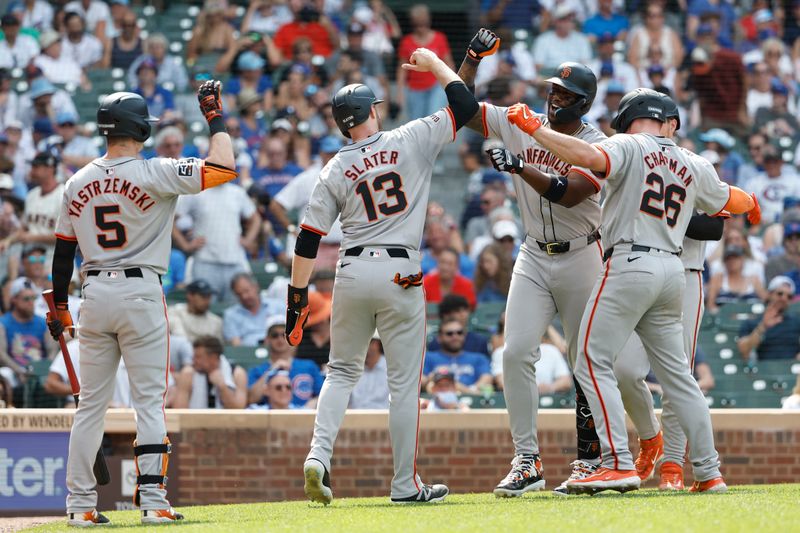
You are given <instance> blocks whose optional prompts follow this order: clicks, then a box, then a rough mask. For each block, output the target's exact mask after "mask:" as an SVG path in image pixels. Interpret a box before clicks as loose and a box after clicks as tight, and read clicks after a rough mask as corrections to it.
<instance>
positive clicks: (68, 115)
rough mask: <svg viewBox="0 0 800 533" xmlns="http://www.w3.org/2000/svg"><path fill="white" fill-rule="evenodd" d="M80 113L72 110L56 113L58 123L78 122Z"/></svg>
mask: <svg viewBox="0 0 800 533" xmlns="http://www.w3.org/2000/svg"><path fill="white" fill-rule="evenodd" d="M77 123H78V115H76V114H75V113H73V112H72V111H59V113H58V114H57V115H56V124H58V125H59V126H63V125H64V124H77Z"/></svg>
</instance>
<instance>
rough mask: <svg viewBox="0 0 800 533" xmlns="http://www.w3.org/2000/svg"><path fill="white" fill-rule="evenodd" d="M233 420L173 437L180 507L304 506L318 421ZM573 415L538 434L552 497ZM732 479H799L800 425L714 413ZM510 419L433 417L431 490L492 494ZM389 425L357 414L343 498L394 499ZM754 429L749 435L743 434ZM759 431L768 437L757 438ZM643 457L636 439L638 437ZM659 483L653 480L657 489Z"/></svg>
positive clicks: (499, 414) (564, 469) (425, 437)
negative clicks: (440, 485)
mask: <svg viewBox="0 0 800 533" xmlns="http://www.w3.org/2000/svg"><path fill="white" fill-rule="evenodd" d="M251 414H252V415H256V414H255V413H246V414H244V415H236V416H233V417H232V416H230V414H229V412H228V413H226V412H213V413H207V414H204V415H203V416H202V417H200V416H198V413H191V414H188V415H186V416H185V417H184V416H181V422H180V430H179V431H178V432H175V431H173V433H172V434H171V438H172V440H173V442H174V443H175V444H176V453H177V454H178V457H177V458H176V459H177V461H176V463H177V468H178V470H179V471H178V472H177V473H178V476H177V477H178V478H179V482H178V485H179V486H178V487H175V486H174V485H173V486H171V487H170V492H171V493H172V494H173V495H175V493H176V492H177V495H175V496H173V498H174V499H175V503H180V504H182V505H187V504H206V503H234V502H254V501H264V500H286V499H301V498H303V497H304V496H303V480H302V467H303V461H304V459H305V455H306V453H307V452H308V445H309V442H310V439H311V429H312V427H313V414H301V413H270V414H269V415H268V416H267V414H265V413H259V414H258V416H249V415H251ZM572 416H573V415H572V414H571V413H570V412H568V411H546V412H543V413H541V415H540V426H541V430H540V432H539V439H540V446H541V452H542V458H543V461H544V466H545V474H546V476H545V477H546V479H547V480H548V483H547V486H548V488H551V487H554V486H555V485H556V484H558V483H560V482H561V481H562V480H563V479H564V478H566V477H567V476H568V475H569V462H570V461H571V460H572V459H573V454H574V446H575V444H574V429H573V428H574V419H573V418H572ZM714 419H715V427H716V433H715V438H716V442H717V447H718V449H719V452H720V456H721V458H722V463H723V474H724V475H725V476H726V479H727V481H728V482H729V483H731V484H746V483H780V482H796V481H797V480H798V479H800V461H798V459H797V455H798V452H800V417H798V416H797V415H791V414H787V413H781V412H780V411H778V410H764V411H755V412H754V411H745V410H742V411H733V410H720V411H716V412H715V413H714ZM507 424H508V417H507V414H506V413H505V412H504V411H480V412H479V411H475V412H472V413H464V414H455V413H452V414H451V413H446V414H440V413H436V414H426V415H424V416H423V418H422V422H421V431H420V448H419V459H418V461H417V463H418V466H419V471H420V473H421V475H422V476H423V479H424V480H425V481H426V482H440V481H441V482H446V483H447V484H448V485H449V486H450V488H451V490H452V491H454V492H485V491H490V490H491V489H492V488H493V487H494V485H495V484H496V483H497V481H498V480H499V479H500V478H501V477H502V476H504V475H505V473H506V472H507V470H508V467H509V461H510V460H511V458H512V453H513V449H512V447H511V442H510V436H509V433H508V429H507V427H508V425H507ZM386 425H387V416H386V415H385V414H376V413H369V414H367V413H366V412H364V413H361V414H354V415H348V416H347V418H346V420H345V425H344V427H343V429H342V431H341V432H340V433H339V438H338V440H337V442H336V451H335V459H334V463H333V467H334V472H333V488H334V493H335V495H336V496H337V497H349V496H385V495H387V494H388V492H389V482H390V480H391V477H392V461H391V449H390V447H389V432H388V430H387V429H385V428H386ZM741 428H749V429H741ZM755 428H760V429H755ZM630 439H631V447H632V449H633V453H634V454H635V453H636V448H637V446H636V442H637V441H636V437H635V435H634V434H633V433H630ZM686 473H687V480H691V472H690V471H689V469H688V468H687V472H686ZM653 483H654V482H653V481H651V482H650V484H651V485H652V484H653Z"/></svg>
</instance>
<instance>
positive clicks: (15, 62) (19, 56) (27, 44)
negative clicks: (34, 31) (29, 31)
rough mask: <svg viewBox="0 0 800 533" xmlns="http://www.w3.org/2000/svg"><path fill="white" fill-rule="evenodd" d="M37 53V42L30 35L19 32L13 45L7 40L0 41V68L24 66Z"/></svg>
mask: <svg viewBox="0 0 800 533" xmlns="http://www.w3.org/2000/svg"><path fill="white" fill-rule="evenodd" d="M37 55H39V43H37V42H36V39H34V38H33V37H31V36H30V35H26V34H24V33H20V34H19V35H17V40H16V41H15V42H14V46H13V47H10V46H8V41H6V40H5V39H3V40H2V41H0V68H16V67H19V68H25V67H27V66H28V63H30V62H31V60H32V59H33V58H34V57H36V56H37Z"/></svg>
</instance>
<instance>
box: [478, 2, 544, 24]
mask: <svg viewBox="0 0 800 533" xmlns="http://www.w3.org/2000/svg"><path fill="white" fill-rule="evenodd" d="M541 10H542V7H541V5H540V2H530V1H528V0H482V1H481V3H480V21H481V24H482V25H483V26H484V27H486V28H492V29H494V28H509V29H523V30H530V29H531V27H532V26H533V24H534V21H536V20H537V19H538V18H539V15H540V12H541Z"/></svg>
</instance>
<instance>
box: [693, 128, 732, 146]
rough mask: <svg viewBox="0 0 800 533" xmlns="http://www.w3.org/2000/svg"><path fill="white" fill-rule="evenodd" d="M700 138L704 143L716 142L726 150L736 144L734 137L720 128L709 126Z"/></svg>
mask: <svg viewBox="0 0 800 533" xmlns="http://www.w3.org/2000/svg"><path fill="white" fill-rule="evenodd" d="M700 140H701V141H703V142H704V143H717V144H718V145H720V146H721V147H723V148H725V149H726V150H730V149H731V148H733V146H734V145H735V144H736V139H734V138H733V136H732V135H731V134H730V133H728V132H727V131H725V130H723V129H721V128H711V129H710V130H708V131H707V132H705V133H703V134H701V135H700Z"/></svg>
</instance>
